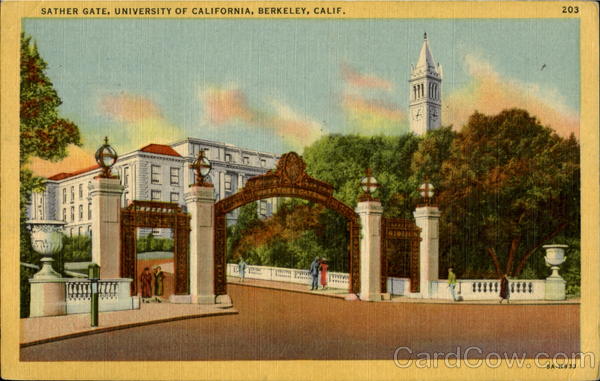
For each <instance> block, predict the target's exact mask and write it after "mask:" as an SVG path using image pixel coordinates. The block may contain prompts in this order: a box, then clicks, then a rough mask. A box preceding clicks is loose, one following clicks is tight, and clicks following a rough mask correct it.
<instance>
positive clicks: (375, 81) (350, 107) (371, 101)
mask: <svg viewBox="0 0 600 381" xmlns="http://www.w3.org/2000/svg"><path fill="white" fill-rule="evenodd" d="M340 72H341V76H342V80H343V85H344V89H343V92H342V95H341V97H340V101H339V102H340V103H339V104H340V108H341V109H342V111H343V112H344V115H345V117H346V122H347V123H348V125H349V127H350V130H351V132H354V133H359V134H363V135H377V134H388V135H399V134H402V133H405V132H408V125H407V120H406V115H405V113H404V112H403V111H402V110H403V109H404V107H400V106H398V105H397V104H396V102H394V100H395V99H394V95H395V94H394V86H393V83H392V82H391V81H389V80H387V79H384V78H382V77H379V76H377V75H374V74H367V73H361V72H359V71H358V70H356V69H355V68H353V67H351V66H349V65H348V64H342V65H341V66H340ZM382 90H384V91H382Z"/></svg>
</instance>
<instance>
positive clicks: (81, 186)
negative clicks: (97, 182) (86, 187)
mask: <svg viewBox="0 0 600 381" xmlns="http://www.w3.org/2000/svg"><path fill="white" fill-rule="evenodd" d="M82 198H83V184H79V199H80V200H81V199H82Z"/></svg>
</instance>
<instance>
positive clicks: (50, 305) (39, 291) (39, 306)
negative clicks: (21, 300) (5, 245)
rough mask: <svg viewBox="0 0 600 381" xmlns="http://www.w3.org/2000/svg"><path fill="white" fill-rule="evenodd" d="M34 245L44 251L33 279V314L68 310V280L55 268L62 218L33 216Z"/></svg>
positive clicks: (48, 314)
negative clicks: (66, 298)
mask: <svg viewBox="0 0 600 381" xmlns="http://www.w3.org/2000/svg"><path fill="white" fill-rule="evenodd" d="M27 224H28V225H29V226H30V227H31V247H32V248H33V250H35V251H36V252H37V253H39V254H42V256H43V257H42V259H41V262H42V268H41V270H40V271H38V272H37V273H35V274H34V275H33V278H31V279H29V285H30V287H31V296H30V298H31V299H30V303H29V316H30V317H38V316H55V315H64V314H66V302H65V284H64V282H65V280H64V279H63V278H61V276H60V274H59V273H57V272H56V271H54V269H53V268H52V262H54V259H53V258H52V257H53V256H54V254H56V253H58V252H59V251H60V250H61V249H62V246H63V245H62V238H63V234H62V227H63V225H64V224H65V223H64V222H62V221H47V220H30V221H27Z"/></svg>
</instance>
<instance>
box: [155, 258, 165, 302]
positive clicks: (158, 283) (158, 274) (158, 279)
mask: <svg viewBox="0 0 600 381" xmlns="http://www.w3.org/2000/svg"><path fill="white" fill-rule="evenodd" d="M164 278H165V273H163V272H162V269H161V268H160V266H156V268H154V295H155V299H156V301H157V302H159V303H162V300H161V299H160V297H161V296H162V295H163V280H164Z"/></svg>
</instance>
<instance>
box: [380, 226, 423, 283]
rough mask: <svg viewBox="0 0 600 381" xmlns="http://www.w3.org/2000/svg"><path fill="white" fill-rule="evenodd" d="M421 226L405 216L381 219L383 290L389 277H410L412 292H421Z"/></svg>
mask: <svg viewBox="0 0 600 381" xmlns="http://www.w3.org/2000/svg"><path fill="white" fill-rule="evenodd" d="M420 242H421V228H419V227H418V226H417V225H416V224H415V223H414V221H412V220H407V219H403V218H385V217H384V218H382V219H381V292H387V277H388V276H390V277H397V278H410V292H419V245H420Z"/></svg>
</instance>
